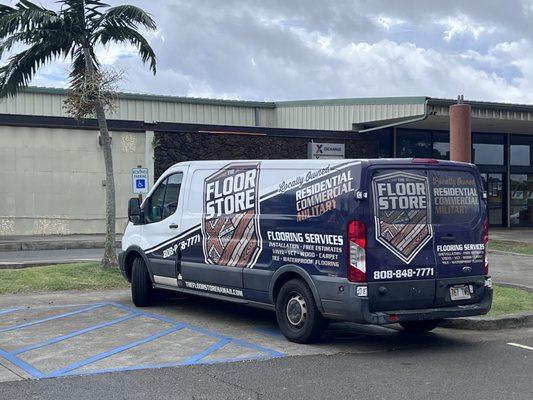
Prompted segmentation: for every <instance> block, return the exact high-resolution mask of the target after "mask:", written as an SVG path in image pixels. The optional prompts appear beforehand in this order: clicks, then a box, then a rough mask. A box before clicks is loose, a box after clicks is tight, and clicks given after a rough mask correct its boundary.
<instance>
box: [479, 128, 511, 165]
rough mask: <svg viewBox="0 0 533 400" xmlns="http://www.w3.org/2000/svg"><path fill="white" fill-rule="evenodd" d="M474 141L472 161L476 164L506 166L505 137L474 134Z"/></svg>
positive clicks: (491, 134) (490, 134)
mask: <svg viewBox="0 0 533 400" xmlns="http://www.w3.org/2000/svg"><path fill="white" fill-rule="evenodd" d="M472 139H473V140H472V142H473V143H472V160H473V162H474V163H475V164H481V165H504V147H505V145H504V143H505V142H504V140H505V139H504V135H500V134H494V133H474V134H473V135H472Z"/></svg>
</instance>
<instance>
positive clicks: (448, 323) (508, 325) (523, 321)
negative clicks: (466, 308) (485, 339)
mask: <svg viewBox="0 0 533 400" xmlns="http://www.w3.org/2000/svg"><path fill="white" fill-rule="evenodd" d="M439 326H440V327H442V328H450V329H465V330H487V331H491V330H499V329H516V328H531V327H533V311H527V312H522V313H516V314H507V315H501V316H499V317H490V318H486V317H466V318H454V319H445V320H444V321H442V323H441V324H440V325H439Z"/></svg>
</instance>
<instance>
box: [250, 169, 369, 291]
mask: <svg viewBox="0 0 533 400" xmlns="http://www.w3.org/2000/svg"><path fill="white" fill-rule="evenodd" d="M266 176H268V177H270V179H271V180H272V179H273V178H274V183H273V185H271V186H270V188H269V190H268V191H267V192H266V193H264V194H263V195H262V197H261V205H260V226H261V237H262V240H263V246H262V252H261V254H260V256H259V257H258V259H257V263H256V264H255V266H254V267H253V268H247V269H245V270H244V271H243V274H244V286H245V288H251V289H255V290H263V291H264V290H267V289H268V287H269V284H270V280H271V279H272V275H273V273H274V272H275V271H276V270H278V269H279V268H280V267H283V266H286V265H295V266H298V267H300V268H301V269H302V270H303V271H305V273H306V274H308V275H309V276H311V277H316V276H336V277H346V263H347V255H346V229H347V225H348V222H349V221H350V220H351V219H353V218H354V215H356V214H357V207H358V202H356V201H355V191H356V190H358V189H359V186H360V176H361V164H360V163H359V162H351V163H350V162H348V163H344V164H340V165H338V166H330V165H326V166H324V167H323V168H320V169H307V170H291V169H268V168H265V169H264V170H262V179H263V177H266Z"/></svg>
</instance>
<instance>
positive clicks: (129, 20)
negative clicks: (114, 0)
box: [101, 5, 157, 30]
mask: <svg viewBox="0 0 533 400" xmlns="http://www.w3.org/2000/svg"><path fill="white" fill-rule="evenodd" d="M104 21H107V22H110V23H114V24H116V25H118V26H129V27H130V28H133V27H135V26H137V25H142V26H144V27H145V28H146V29H149V30H155V29H156V28H157V26H156V24H155V21H154V20H153V18H152V17H151V16H150V14H148V13H147V12H146V11H144V10H142V9H141V8H139V7H135V6H131V5H122V6H116V7H111V8H110V9H108V10H107V11H106V12H105V13H104V14H103V15H102V20H101V22H102V23H103V22H104Z"/></svg>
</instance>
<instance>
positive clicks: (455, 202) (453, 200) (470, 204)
mask: <svg viewBox="0 0 533 400" xmlns="http://www.w3.org/2000/svg"><path fill="white" fill-rule="evenodd" d="M428 177H429V182H430V187H431V189H430V190H431V198H432V200H431V201H432V203H433V207H432V209H433V215H432V217H433V223H434V224H449V223H464V222H471V221H472V220H473V219H474V218H476V217H478V216H479V212H480V204H479V192H478V187H477V182H476V178H475V176H474V175H473V174H472V173H470V172H467V171H445V170H430V171H429V173H428Z"/></svg>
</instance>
